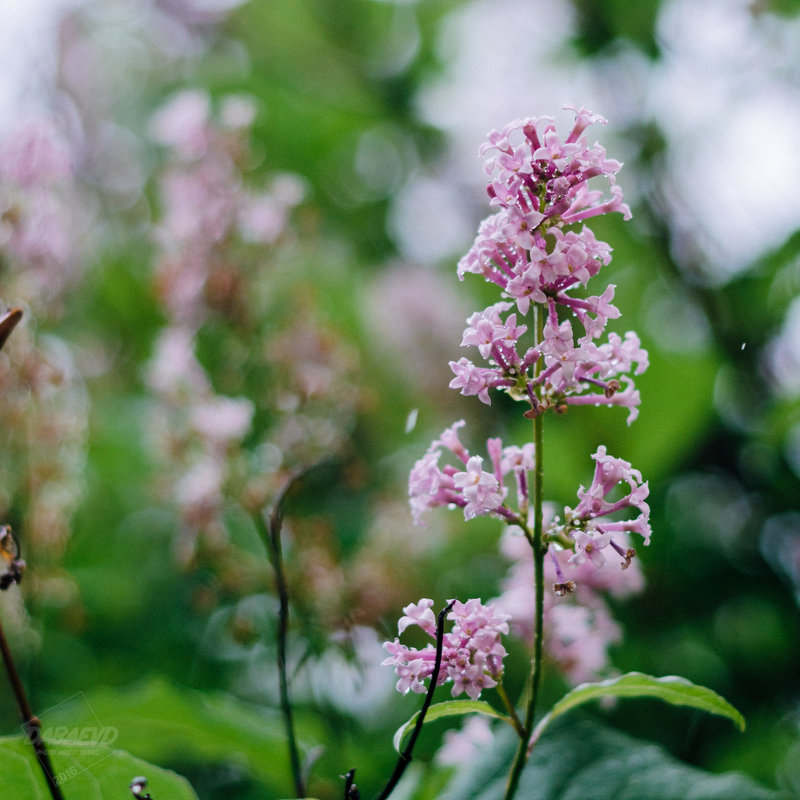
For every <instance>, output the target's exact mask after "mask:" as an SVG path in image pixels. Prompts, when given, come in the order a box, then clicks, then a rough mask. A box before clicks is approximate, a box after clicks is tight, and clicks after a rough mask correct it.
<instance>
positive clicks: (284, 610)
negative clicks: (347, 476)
mask: <svg viewBox="0 0 800 800" xmlns="http://www.w3.org/2000/svg"><path fill="white" fill-rule="evenodd" d="M295 480H296V477H293V478H290V479H289V480H287V481H286V485H285V486H284V487H283V490H282V491H281V493H280V495H279V496H278V497H277V498H276V500H275V504H274V505H273V506H272V509H271V510H270V513H269V524H267V521H266V520H265V519H264V514H263V512H262V511H256V512H254V513H253V515H252V516H253V520H254V522H255V525H256V528H257V529H258V532H259V534H260V536H261V538H262V539H263V541H264V545H265V546H266V548H267V553H268V555H269V560H270V563H271V564H272V568H273V569H274V571H275V586H276V591H277V593H278V637H277V639H278V641H277V648H278V659H277V660H278V686H279V691H280V704H281V713H282V714H283V721H284V727H285V728H286V741H287V745H288V748H289V762H290V764H291V769H292V775H293V777H294V787H295V793H296V796H297V797H305V796H306V792H305V781H304V780H303V770H302V765H301V761H300V751H299V749H298V746H297V737H296V735H295V728H294V715H293V712H292V704H291V700H290V698H289V678H288V675H287V669H286V643H287V639H288V634H289V587H288V584H287V582H286V573H285V571H284V568H283V549H282V547H281V528H282V526H283V501H284V498H285V497H286V494H287V492H288V491H289V489H290V488H291V486H292V485H293V484H294V481H295Z"/></svg>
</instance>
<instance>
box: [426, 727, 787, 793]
mask: <svg viewBox="0 0 800 800" xmlns="http://www.w3.org/2000/svg"><path fill="white" fill-rule="evenodd" d="M518 743H519V739H518V738H517V736H516V735H515V734H513V732H512V731H506V730H501V731H500V732H499V733H498V734H497V735H496V736H495V742H494V743H493V744H492V745H490V746H489V747H486V748H484V749H482V750H481V752H479V753H478V754H477V755H476V756H475V758H474V759H472V760H471V761H470V763H469V764H466V765H464V766H463V767H462V768H460V769H459V770H458V771H457V772H456V773H454V775H453V779H452V780H451V782H450V784H449V785H448V786H447V787H446V788H445V790H444V791H441V792H439V793H438V794H437V800H478V798H480V800H502V798H503V797H504V795H505V789H506V781H507V778H508V772H509V768H510V766H511V762H512V759H513V758H514V752H515V750H516V747H517V744H518ZM516 797H517V798H518V800H523V798H525V799H527V798H536V800H688V798H691V800H733V798H736V800H789V796H787V795H786V794H784V793H781V792H777V791H774V790H771V789H766V788H764V787H763V786H760V785H759V784H757V783H756V782H755V781H753V780H752V779H751V778H749V777H746V776H744V775H741V774H737V773H725V774H711V773H708V772H705V771H704V770H702V769H699V768H697V767H694V766H690V765H688V764H685V763H683V762H681V761H679V760H677V759H676V758H674V757H673V756H671V755H670V754H669V753H667V752H666V751H665V750H664V749H663V748H661V747H658V746H657V745H654V744H652V743H651V742H644V741H641V740H637V739H634V738H633V737H631V736H627V735H626V734H623V733H620V732H619V731H615V730H612V729H611V728H609V727H607V726H605V725H603V724H601V723H599V722H597V721H596V720H593V719H590V718H588V717H586V716H584V715H583V714H581V713H577V714H572V715H569V716H564V717H561V718H559V719H558V720H556V721H555V722H554V723H553V725H552V727H551V728H550V729H549V730H548V732H547V735H546V736H544V737H542V739H541V741H540V742H539V743H538V744H537V745H536V748H535V749H534V751H533V754H532V755H531V758H530V761H529V762H528V763H527V765H526V766H525V768H524V770H523V772H522V775H521V777H520V784H519V789H518V791H517V794H516Z"/></svg>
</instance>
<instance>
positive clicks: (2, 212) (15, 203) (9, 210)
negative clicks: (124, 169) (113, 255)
mask: <svg viewBox="0 0 800 800" xmlns="http://www.w3.org/2000/svg"><path fill="white" fill-rule="evenodd" d="M75 178H76V176H75V169H74V158H73V153H72V147H71V145H70V142H69V141H68V140H67V138H66V137H65V136H64V134H63V133H62V131H61V130H59V128H58V126H57V124H56V123H55V122H53V121H51V120H48V119H46V118H38V119H31V120H27V121H25V122H21V123H19V124H18V125H16V126H15V127H14V128H12V129H11V130H10V131H9V132H8V133H7V134H6V135H5V136H4V137H2V138H0V260H2V261H3V262H6V263H8V265H9V267H10V269H9V272H10V280H9V278H8V277H7V278H6V282H5V286H4V294H5V296H6V298H9V299H10V298H14V297H15V298H17V299H23V300H24V301H25V302H26V303H28V304H30V306H31V308H32V309H34V310H35V311H36V313H37V314H40V315H43V314H47V315H50V316H59V315H60V313H61V309H62V306H63V299H64V298H63V294H64V292H65V291H66V289H68V288H69V287H71V286H73V285H74V284H75V283H76V282H77V280H78V278H79V277H80V276H81V275H82V273H83V267H82V265H83V263H84V260H83V256H82V253H81V248H80V247H79V243H80V242H81V240H82V238H83V236H84V234H85V231H86V230H87V228H88V226H89V217H90V212H89V211H88V206H89V205H90V204H88V203H87V202H86V198H83V197H81V196H80V195H81V193H80V190H79V187H78V182H77V181H76V179H75ZM9 283H12V285H11V286H9Z"/></svg>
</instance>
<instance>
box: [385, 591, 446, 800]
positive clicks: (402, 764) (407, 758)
mask: <svg viewBox="0 0 800 800" xmlns="http://www.w3.org/2000/svg"><path fill="white" fill-rule="evenodd" d="M454 605H455V600H451V601H450V603H448V605H446V606H445V607H444V608H443V609H442V610H441V611H440V612H439V615H438V616H437V618H436V655H435V659H434V664H433V671H432V672H431V681H430V684H429V685H428V691H427V692H426V693H425V700H424V701H423V703H422V708H421V709H420V712H419V716H418V717H417V723H416V725H414V730H413V731H412V732H411V736H410V737H409V740H408V744H407V745H406V746H405V748H404V749H403V752H402V753H401V754H400V758H398V759H397V764H395V768H394V771H393V772H392V774H391V777H390V778H389V780H388V781H387V783H386V785H385V786H384V787H383V790H382V791H381V793H380V794H379V795H378V796H377V797H376V798H375V800H386V798H387V797H389V795H390V794H391V793H392V792H393V791H394V788H395V786H397V784H398V782H399V780H400V778H402V777H403V773H404V772H405V771H406V767H407V766H408V765H409V764H410V763H411V757H412V755H413V752H414V746H415V745H416V743H417V739H418V737H419V735H420V733H421V732H422V726H423V725H424V723H425V715H426V714H427V713H428V709H429V708H430V706H431V703H432V702H433V693H434V691H435V690H436V686H437V684H438V682H439V671H440V670H441V667H442V650H443V647H444V620H445V617H446V616H447V614H448V613H449V612H450V610H451V609H452V608H453V606H454Z"/></svg>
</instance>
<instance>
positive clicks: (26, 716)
mask: <svg viewBox="0 0 800 800" xmlns="http://www.w3.org/2000/svg"><path fill="white" fill-rule="evenodd" d="M0 650H2V652H3V663H4V664H5V668H6V673H7V674H8V680H9V682H10V683H11V689H12V690H13V692H14V697H15V698H16V701H17V706H18V708H19V713H20V716H21V717H22V729H23V730H24V731H25V735H26V736H27V737H28V741H29V742H30V743H31V745H32V746H33V752H34V753H35V754H36V760H37V761H38V762H39V766H40V767H41V770H42V774H43V775H44V779H45V782H46V783H47V788H48V789H49V790H50V796H51V797H52V798H53V800H64V795H62V794H61V789H60V787H59V785H58V783H56V778H55V772H54V770H53V765H52V763H51V762H50V755H49V754H48V752H47V745H46V744H45V742H44V738H43V737H42V723H41V722H40V721H39V718H38V717H36V716H35V715H34V713H33V710H32V709H31V705H30V703H29V702H28V697H27V695H26V694H25V689H24V687H23V686H22V681H21V680H20V677H19V673H18V672H17V667H16V665H15V664H14V658H13V656H12V655H11V649H10V648H9V646H8V642H7V641H6V636H5V633H4V632H3V626H2V624H0Z"/></svg>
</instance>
